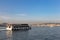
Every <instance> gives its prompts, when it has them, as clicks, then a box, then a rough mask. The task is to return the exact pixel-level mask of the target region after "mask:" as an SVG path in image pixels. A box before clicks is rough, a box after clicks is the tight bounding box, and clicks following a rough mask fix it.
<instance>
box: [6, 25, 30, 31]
mask: <svg viewBox="0 0 60 40" xmlns="http://www.w3.org/2000/svg"><path fill="white" fill-rule="evenodd" d="M6 29H7V30H29V29H31V27H30V26H29V25H28V24H12V25H11V24H10V25H8V26H7V28H6Z"/></svg>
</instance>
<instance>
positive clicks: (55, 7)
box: [0, 0, 60, 21]
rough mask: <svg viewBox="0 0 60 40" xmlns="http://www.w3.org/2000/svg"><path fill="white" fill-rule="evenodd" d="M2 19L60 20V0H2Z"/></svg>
mask: <svg viewBox="0 0 60 40" xmlns="http://www.w3.org/2000/svg"><path fill="white" fill-rule="evenodd" d="M0 20H2V21H22V20H24V21H25V20H26V21H32V20H33V21H46V20H48V21H54V20H60V0H0Z"/></svg>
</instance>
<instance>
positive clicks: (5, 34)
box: [0, 27, 60, 40]
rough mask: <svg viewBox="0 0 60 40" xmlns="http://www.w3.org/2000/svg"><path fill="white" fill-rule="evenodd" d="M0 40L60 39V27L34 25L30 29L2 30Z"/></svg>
mask: <svg viewBox="0 0 60 40" xmlns="http://www.w3.org/2000/svg"><path fill="white" fill-rule="evenodd" d="M0 40H60V27H32V29H31V30H29V31H2V30H0Z"/></svg>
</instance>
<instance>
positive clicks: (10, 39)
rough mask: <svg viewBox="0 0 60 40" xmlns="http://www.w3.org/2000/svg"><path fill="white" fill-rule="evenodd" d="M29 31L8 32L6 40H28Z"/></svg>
mask: <svg viewBox="0 0 60 40" xmlns="http://www.w3.org/2000/svg"><path fill="white" fill-rule="evenodd" d="M28 34H29V31H6V37H7V38H6V40H28Z"/></svg>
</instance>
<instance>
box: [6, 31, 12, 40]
mask: <svg viewBox="0 0 60 40" xmlns="http://www.w3.org/2000/svg"><path fill="white" fill-rule="evenodd" d="M6 37H7V38H6V40H12V31H6Z"/></svg>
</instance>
